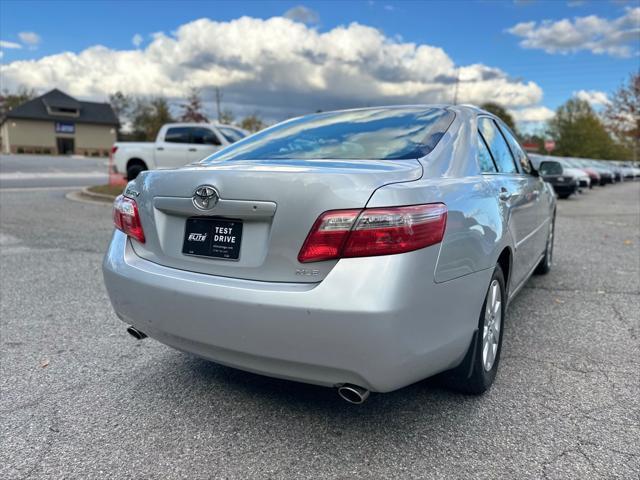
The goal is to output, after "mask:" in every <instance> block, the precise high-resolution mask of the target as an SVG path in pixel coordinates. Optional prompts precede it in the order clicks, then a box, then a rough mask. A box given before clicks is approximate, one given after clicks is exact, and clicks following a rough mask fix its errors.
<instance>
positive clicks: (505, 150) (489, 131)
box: [478, 117, 518, 173]
mask: <svg viewBox="0 0 640 480" xmlns="http://www.w3.org/2000/svg"><path fill="white" fill-rule="evenodd" d="M478 127H479V128H480V132H481V133H482V137H483V138H484V140H485V141H486V142H487V145H488V147H489V151H491V155H492V156H493V159H494V160H495V162H496V166H497V167H498V171H499V172H500V173H517V172H518V170H517V169H516V164H515V163H514V161H513V157H512V156H511V150H509V146H508V145H507V142H506V140H505V139H504V137H503V136H502V133H500V130H498V126H497V125H496V124H495V122H494V121H493V120H492V119H490V118H488V117H480V118H478Z"/></svg>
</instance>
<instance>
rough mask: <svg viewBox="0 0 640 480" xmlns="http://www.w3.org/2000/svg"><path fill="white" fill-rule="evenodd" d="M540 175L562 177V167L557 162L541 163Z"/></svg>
mask: <svg viewBox="0 0 640 480" xmlns="http://www.w3.org/2000/svg"><path fill="white" fill-rule="evenodd" d="M540 173H541V174H542V175H562V165H561V164H560V163H559V162H550V161H543V162H542V163H541V164H540Z"/></svg>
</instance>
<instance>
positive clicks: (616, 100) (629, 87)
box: [603, 73, 640, 160]
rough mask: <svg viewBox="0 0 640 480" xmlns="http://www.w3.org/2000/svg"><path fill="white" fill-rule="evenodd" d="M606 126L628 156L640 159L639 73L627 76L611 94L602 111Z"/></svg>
mask: <svg viewBox="0 0 640 480" xmlns="http://www.w3.org/2000/svg"><path fill="white" fill-rule="evenodd" d="M603 116H604V121H605V126H606V128H607V129H608V130H609V131H610V132H611V134H612V135H613V136H614V138H615V139H616V140H618V142H620V143H621V144H622V146H623V147H624V148H625V149H626V150H628V157H629V158H633V159H634V160H638V159H640V73H633V74H631V75H630V76H629V82H628V83H627V84H623V85H621V86H620V87H619V88H618V90H616V91H615V92H614V93H613V94H612V95H611V103H610V104H609V105H607V107H606V109H605V111H604V115H603Z"/></svg>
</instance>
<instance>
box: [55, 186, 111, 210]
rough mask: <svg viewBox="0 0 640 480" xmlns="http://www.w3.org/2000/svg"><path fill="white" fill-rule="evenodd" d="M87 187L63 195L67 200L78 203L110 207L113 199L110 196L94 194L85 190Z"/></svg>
mask: <svg viewBox="0 0 640 480" xmlns="http://www.w3.org/2000/svg"><path fill="white" fill-rule="evenodd" d="M87 188H88V187H84V188H83V189H82V190H80V191H77V190H76V191H74V192H69V193H67V194H66V195H65V198H66V199H67V200H71V201H73V202H80V203H90V204H93V205H103V206H108V207H110V206H112V205H113V200H114V198H113V197H112V196H111V195H105V194H104V193H94V192H90V191H89V190H87Z"/></svg>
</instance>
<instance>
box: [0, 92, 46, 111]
mask: <svg viewBox="0 0 640 480" xmlns="http://www.w3.org/2000/svg"><path fill="white" fill-rule="evenodd" d="M37 96H38V93H37V92H36V91H35V90H34V89H32V88H27V87H25V86H20V87H18V89H17V90H16V91H15V92H11V91H9V90H7V89H6V88H5V89H4V90H3V91H2V93H0V117H4V116H5V115H6V114H7V113H9V112H10V111H11V110H13V109H14V108H16V107H17V106H18V105H22V104H23V103H25V102H28V101H29V100H33V99H34V98H36V97H37Z"/></svg>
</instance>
